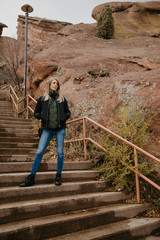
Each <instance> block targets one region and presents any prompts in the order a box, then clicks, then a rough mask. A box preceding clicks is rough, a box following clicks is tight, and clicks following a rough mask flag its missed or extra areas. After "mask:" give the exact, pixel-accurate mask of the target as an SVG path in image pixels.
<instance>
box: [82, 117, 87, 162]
mask: <svg viewBox="0 0 160 240" xmlns="http://www.w3.org/2000/svg"><path fill="white" fill-rule="evenodd" d="M83 143H84V160H86V159H87V143H86V119H85V118H83Z"/></svg>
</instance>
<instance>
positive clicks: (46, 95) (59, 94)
mask: <svg viewBox="0 0 160 240" xmlns="http://www.w3.org/2000/svg"><path fill="white" fill-rule="evenodd" d="M53 80H56V81H57V85H58V88H57V92H58V99H57V100H58V102H63V100H64V97H63V96H62V95H61V93H60V83H59V80H58V78H57V77H51V78H49V80H48V82H47V87H46V90H45V93H44V100H45V101H47V100H48V99H49V98H50V96H49V91H50V90H51V89H50V86H51V83H52V81H53Z"/></svg>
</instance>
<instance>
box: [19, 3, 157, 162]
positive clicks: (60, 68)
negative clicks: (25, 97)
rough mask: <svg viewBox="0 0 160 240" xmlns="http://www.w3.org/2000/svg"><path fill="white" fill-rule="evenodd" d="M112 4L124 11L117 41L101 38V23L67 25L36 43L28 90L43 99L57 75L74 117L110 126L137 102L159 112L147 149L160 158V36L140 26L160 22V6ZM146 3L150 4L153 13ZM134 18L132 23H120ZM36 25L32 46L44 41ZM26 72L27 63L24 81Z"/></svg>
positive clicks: (117, 19) (30, 57) (30, 51)
mask: <svg viewBox="0 0 160 240" xmlns="http://www.w3.org/2000/svg"><path fill="white" fill-rule="evenodd" d="M111 4H112V6H114V9H116V6H117V8H118V9H122V10H121V11H119V12H118V10H115V12H114V19H115V24H116V34H115V37H114V39H110V40H105V39H100V38H98V37H96V24H82V23H81V24H76V25H68V26H66V27H63V28H62V29H61V30H59V31H57V33H54V34H52V38H50V41H49V42H46V41H45V42H43V37H42V41H41V43H40V44H34V45H30V47H29V49H28V79H27V89H28V91H29V92H30V93H31V95H32V96H33V97H35V98H36V99H38V97H39V96H40V95H42V94H43V92H44V88H45V86H46V83H47V80H48V79H49V77H50V76H57V77H58V78H59V80H60V82H61V91H62V93H63V94H64V95H65V96H66V97H67V99H68V101H69V104H70V107H71V112H72V118H76V117H81V116H84V115H86V116H88V117H91V118H92V119H93V120H95V121H98V122H99V123H102V124H103V125H104V126H106V127H108V128H110V127H111V124H112V122H113V121H114V120H115V113H116V112H117V109H118V107H119V106H120V105H126V104H128V103H129V102H130V101H131V100H133V101H134V103H135V104H140V105H142V106H143V107H144V108H147V109H152V108H154V110H155V111H156V113H157V116H156V117H155V118H154V122H153V125H152V131H154V135H153V137H152V144H150V146H148V148H147V150H148V151H149V152H150V153H152V154H154V155H155V156H157V157H160V152H159V149H160V124H159V123H160V81H159V76H160V48H159V46H160V38H159V37H158V35H156V36H155V35H153V28H151V29H150V30H149V29H148V28H147V27H146V29H147V30H146V29H145V31H143V30H144V28H143V27H137V28H138V30H137V29H136V28H135V24H137V21H139V22H138V24H140V22H141V19H140V18H141V17H142V19H148V22H152V21H153V18H154V16H155V20H157V19H158V17H159V6H160V3H159V2H158V4H157V2H153V5H152V3H143V4H138V3H115V2H114V3H111ZM116 4H117V5H116ZM145 4H147V5H148V6H149V10H148V12H147V11H146V9H147V8H146V7H145V8H144V6H146V5H145ZM151 5H152V11H151V10H150V9H151ZM137 6H139V8H140V7H141V9H142V6H143V9H144V11H139V10H137V11H133V8H134V9H136V8H137ZM99 8H101V9H102V6H101V5H100V6H98V7H97V8H95V9H94V10H93V16H94V18H97V17H96V16H98V11H97V10H96V9H99ZM131 9H132V11H131ZM153 9H154V11H153ZM99 11H100V10H99ZM133 13H136V14H138V15H136V16H138V17H139V19H138V20H137V19H136V18H135V21H134V18H133V17H132V16H133ZM144 13H145V14H146V15H145V14H144ZM116 14H117V15H116ZM129 16H130V17H131V19H132V24H131V22H130V23H129V24H128V25H127V24H125V25H124V26H122V24H120V25H117V24H118V22H119V23H120V20H122V21H123V20H124V19H128V17H129ZM123 18H124V19H123ZM155 22H156V21H155ZM143 24H144V22H143V21H142V25H143ZM156 24H157V28H156V27H155V26H156ZM156 24H155V25H154V27H155V28H154V31H155V32H156V33H158V30H159V26H158V22H157V23H156ZM117 26H118V29H117ZM146 26H148V25H146ZM31 27H33V26H32V24H31V23H30V31H31V32H30V35H29V36H30V37H29V39H30V44H31V43H32V42H31V39H35V40H34V41H35V42H36V41H37V43H38V40H36V39H37V38H36V37H34V36H35V35H34V33H33V30H35V25H34V28H33V29H31ZM124 29H128V30H127V31H124ZM142 29H143V30H142ZM46 31H47V30H46ZM131 33H132V34H131ZM32 34H33V37H32ZM132 35H133V36H132ZM23 69H24V66H23V61H22V64H21V66H20V68H19V69H18V74H19V76H20V77H21V78H22V79H23Z"/></svg>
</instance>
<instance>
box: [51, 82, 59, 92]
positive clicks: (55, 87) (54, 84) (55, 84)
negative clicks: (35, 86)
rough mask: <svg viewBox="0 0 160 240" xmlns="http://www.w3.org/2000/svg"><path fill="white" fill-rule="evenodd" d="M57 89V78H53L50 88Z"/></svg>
mask: <svg viewBox="0 0 160 240" xmlns="http://www.w3.org/2000/svg"><path fill="white" fill-rule="evenodd" d="M57 89H58V82H57V80H53V81H52V82H51V85H50V90H52V91H57Z"/></svg>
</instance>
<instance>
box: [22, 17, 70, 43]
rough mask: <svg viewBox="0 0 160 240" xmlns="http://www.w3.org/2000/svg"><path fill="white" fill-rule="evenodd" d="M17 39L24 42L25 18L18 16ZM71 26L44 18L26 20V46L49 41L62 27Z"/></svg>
mask: <svg viewBox="0 0 160 240" xmlns="http://www.w3.org/2000/svg"><path fill="white" fill-rule="evenodd" d="M17 21H18V26H17V38H18V40H20V41H24V38H25V16H22V15H19V16H18V20H17ZM68 25H71V23H68V22H62V21H54V20H49V19H45V18H38V17H29V18H28V45H31V44H39V43H43V42H46V41H51V40H52V36H53V35H54V34H55V33H57V32H58V31H59V30H61V29H62V28H63V27H65V26H68Z"/></svg>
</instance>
